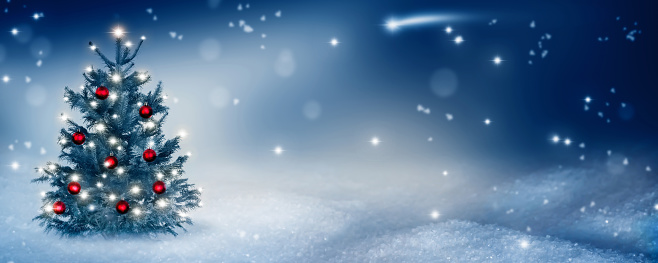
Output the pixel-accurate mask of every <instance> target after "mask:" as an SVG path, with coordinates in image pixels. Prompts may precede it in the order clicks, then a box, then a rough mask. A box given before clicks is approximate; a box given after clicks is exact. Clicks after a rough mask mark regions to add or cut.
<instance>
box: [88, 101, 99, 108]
mask: <svg viewBox="0 0 658 263" xmlns="http://www.w3.org/2000/svg"><path fill="white" fill-rule="evenodd" d="M89 105H91V107H92V108H96V107H97V106H98V102H95V101H92V102H91V103H89Z"/></svg>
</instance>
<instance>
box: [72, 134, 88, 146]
mask: <svg viewBox="0 0 658 263" xmlns="http://www.w3.org/2000/svg"><path fill="white" fill-rule="evenodd" d="M72 137H73V139H72V140H73V143H75V145H82V144H83V143H85V137H86V136H85V134H84V133H81V132H76V133H74V134H73V136H72Z"/></svg>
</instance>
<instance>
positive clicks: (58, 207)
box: [53, 201, 66, 215]
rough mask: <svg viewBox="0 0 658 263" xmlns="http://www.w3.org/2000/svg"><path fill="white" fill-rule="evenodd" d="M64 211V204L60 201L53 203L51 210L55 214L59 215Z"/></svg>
mask: <svg viewBox="0 0 658 263" xmlns="http://www.w3.org/2000/svg"><path fill="white" fill-rule="evenodd" d="M64 211H66V205H65V204H64V202H62V201H57V202H55V203H54V204H53V212H55V214H58V215H61V214H63V213H64Z"/></svg>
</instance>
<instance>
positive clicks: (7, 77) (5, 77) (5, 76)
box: [2, 75, 11, 83]
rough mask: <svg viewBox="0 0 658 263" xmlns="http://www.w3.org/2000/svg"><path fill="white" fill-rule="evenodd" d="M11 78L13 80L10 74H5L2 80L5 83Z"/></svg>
mask: <svg viewBox="0 0 658 263" xmlns="http://www.w3.org/2000/svg"><path fill="white" fill-rule="evenodd" d="M10 80H11V79H10V78H9V76H7V75H4V76H3V77H2V82H4V83H8V82H9V81H10Z"/></svg>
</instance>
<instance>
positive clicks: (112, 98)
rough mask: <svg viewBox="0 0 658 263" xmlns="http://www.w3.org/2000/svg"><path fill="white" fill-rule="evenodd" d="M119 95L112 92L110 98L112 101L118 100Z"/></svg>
mask: <svg viewBox="0 0 658 263" xmlns="http://www.w3.org/2000/svg"><path fill="white" fill-rule="evenodd" d="M118 97H119V96H117V94H114V93H112V94H110V99H111V100H112V101H115V100H117V98H118Z"/></svg>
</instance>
